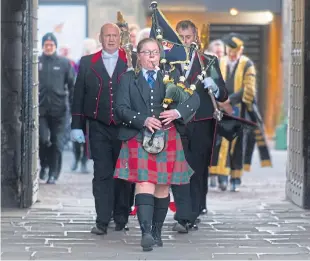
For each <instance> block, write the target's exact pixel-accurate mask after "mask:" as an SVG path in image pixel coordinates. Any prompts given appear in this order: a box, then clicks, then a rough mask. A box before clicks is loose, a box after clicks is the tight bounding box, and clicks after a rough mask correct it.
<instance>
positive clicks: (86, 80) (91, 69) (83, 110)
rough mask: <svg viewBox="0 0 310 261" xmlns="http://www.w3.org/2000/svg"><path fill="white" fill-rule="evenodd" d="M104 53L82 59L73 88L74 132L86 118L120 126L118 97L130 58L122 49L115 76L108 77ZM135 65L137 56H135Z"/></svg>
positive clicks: (82, 126)
mask: <svg viewBox="0 0 310 261" xmlns="http://www.w3.org/2000/svg"><path fill="white" fill-rule="evenodd" d="M101 53H102V51H99V52H97V53H95V54H92V55H87V56H84V57H82V59H81V61H80V68H79V72H78V76H77V79H76V83H75V87H74V97H73V105H72V124H71V128H72V129H83V128H84V127H85V122H86V119H94V120H98V121H100V122H103V123H105V124H106V125H110V124H111V123H113V124H116V125H117V124H119V123H120V121H119V119H117V117H116V116H115V113H114V109H115V108H114V107H115V98H116V94H117V90H118V88H119V82H120V78H121V76H122V75H123V74H124V73H125V72H126V70H127V57H126V53H125V51H124V50H123V49H119V57H118V60H117V63H116V67H115V69H114V72H113V75H112V77H110V76H109V74H108V72H107V70H106V68H105V66H104V63H103V60H102V56H101ZM132 58H133V65H134V66H135V63H136V54H135V53H133V55H132Z"/></svg>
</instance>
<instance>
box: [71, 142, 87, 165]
mask: <svg viewBox="0 0 310 261" xmlns="http://www.w3.org/2000/svg"><path fill="white" fill-rule="evenodd" d="M82 149H83V154H82ZM73 153H74V158H75V161H76V162H79V161H80V160H81V163H82V164H86V162H87V144H86V143H83V144H80V143H78V142H73Z"/></svg>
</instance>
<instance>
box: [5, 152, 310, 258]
mask: <svg viewBox="0 0 310 261" xmlns="http://www.w3.org/2000/svg"><path fill="white" fill-rule="evenodd" d="M272 155H273V162H274V166H275V167H274V168H268V169H267V168H266V169H261V168H259V167H258V165H259V163H258V160H257V158H258V157H257V155H255V161H254V164H253V170H252V172H251V173H246V175H245V177H244V179H243V180H244V185H243V186H242V191H241V192H239V193H231V192H225V193H222V192H219V191H210V194H209V198H208V202H209V206H208V207H209V213H208V215H207V216H204V217H202V223H201V224H200V226H199V230H198V231H192V232H190V233H189V234H188V235H181V234H177V233H175V232H172V231H171V227H172V224H173V219H172V213H169V216H168V218H167V222H166V224H165V227H164V231H163V239H164V244H165V245H164V247H163V248H157V249H155V250H154V251H153V252H147V253H143V252H142V251H141V249H140V246H139V241H140V231H139V228H138V223H137V220H136V218H131V220H130V224H129V227H130V230H129V231H127V232H115V231H114V230H113V227H112V226H111V229H110V231H109V234H108V235H107V236H106V237H102V236H94V235H91V234H90V233H89V230H90V229H91V227H92V226H93V225H94V220H95V214H94V203H93V198H92V192H91V179H92V177H91V176H92V175H91V174H89V175H87V174H80V173H70V164H71V154H69V153H68V152H67V153H65V159H64V161H65V166H64V172H65V173H64V174H63V175H62V176H61V178H60V180H59V183H58V184H57V185H46V184H42V185H41V186H40V202H38V203H36V204H35V205H34V206H33V207H32V208H31V209H28V210H9V209H6V210H2V220H1V237H2V238H1V259H2V260H13V259H14V260H56V259H57V260H60V259H62V260H85V259H88V260H106V259H109V260H142V259H143V260H170V259H171V260H182V259H183V260H206V259H207V260H208V259H214V260H258V259H262V260H271V259H273V260H298V259H299V260H310V211H306V210H302V209H300V208H298V207H296V206H294V205H293V204H291V203H289V202H287V201H285V193H284V189H285V165H286V153H285V152H282V151H281V152H279V151H273V152H272ZM90 164H91V162H90ZM90 166H91V165H90Z"/></svg>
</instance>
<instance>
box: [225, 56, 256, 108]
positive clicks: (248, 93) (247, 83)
mask: <svg viewBox="0 0 310 261" xmlns="http://www.w3.org/2000/svg"><path fill="white" fill-rule="evenodd" d="M235 77H236V76H235ZM255 95H256V71H255V67H254V64H253V62H252V61H251V60H248V61H247V63H246V66H245V68H244V74H243V81H242V88H241V89H240V90H239V91H238V92H235V93H233V94H231V95H230V96H229V100H230V103H231V105H232V106H234V105H236V104H238V103H241V102H243V103H245V104H246V105H247V107H248V109H249V110H252V104H253V101H254V98H255Z"/></svg>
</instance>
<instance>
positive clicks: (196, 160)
mask: <svg viewBox="0 0 310 261" xmlns="http://www.w3.org/2000/svg"><path fill="white" fill-rule="evenodd" d="M214 126H215V122H214V121H213V120H206V121H198V122H191V123H189V124H188V125H187V136H188V139H189V144H188V153H189V157H188V159H189V161H188V163H189V164H190V166H191V167H192V169H193V170H194V171H195V172H194V174H193V176H192V177H191V182H190V191H191V203H192V211H193V219H196V218H197V217H198V216H199V214H200V212H201V210H202V209H203V208H206V197H207V193H208V177H209V165H210V161H211V156H212V148H213V138H214Z"/></svg>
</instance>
